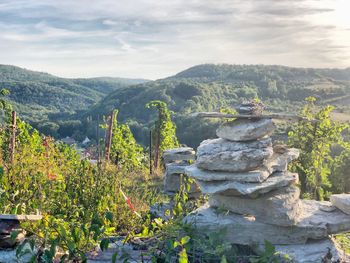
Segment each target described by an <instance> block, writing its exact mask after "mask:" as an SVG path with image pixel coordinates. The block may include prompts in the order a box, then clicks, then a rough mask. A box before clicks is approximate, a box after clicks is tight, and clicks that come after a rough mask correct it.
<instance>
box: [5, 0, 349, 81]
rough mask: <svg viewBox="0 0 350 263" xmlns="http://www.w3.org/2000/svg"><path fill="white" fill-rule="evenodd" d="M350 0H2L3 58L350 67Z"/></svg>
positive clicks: (73, 71) (75, 63) (58, 67)
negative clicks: (348, 12)
mask: <svg viewBox="0 0 350 263" xmlns="http://www.w3.org/2000/svg"><path fill="white" fill-rule="evenodd" d="M349 9H350V7H349V2H348V1H345V0H332V1H331V0H320V1H313V0H293V1H287V0H280V1H274V0H245V1H243V0H241V1H239V0H220V1H217V0H187V1H185V0H173V1H156V0H135V1H129V0H128V1H127V0H118V1H115V0H101V1H95V2H94V1H88V0H75V1H70V0H60V1H57V0H44V1H38V0H25V1H24V0H23V1H22V0H3V1H1V3H0V31H1V32H2V33H1V35H0V48H1V50H2V52H1V53H0V63H4V64H15V65H19V66H26V67H27V68H32V69H38V70H41V71H49V72H51V73H55V74H58V75H61V76H69V77H74V76H98V75H111V76H128V77H146V78H159V77H166V76H168V75H171V74H175V73H177V72H178V71H180V70H183V69H185V68H186V67H189V66H192V65H194V64H199V63H223V62H225V63H235V64H240V63H242V64H243V63H244V64H256V63H263V64H284V65H290V66H306V67H348V66H350V34H349V33H348V32H349V31H348V29H349V27H350V22H349V21H350V20H348V16H347V12H346V10H349Z"/></svg>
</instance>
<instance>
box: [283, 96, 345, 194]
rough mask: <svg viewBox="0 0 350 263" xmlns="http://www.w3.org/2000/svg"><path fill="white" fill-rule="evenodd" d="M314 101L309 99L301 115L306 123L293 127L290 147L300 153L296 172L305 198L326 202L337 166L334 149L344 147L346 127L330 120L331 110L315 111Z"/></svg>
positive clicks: (327, 108)
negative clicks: (335, 165)
mask: <svg viewBox="0 0 350 263" xmlns="http://www.w3.org/2000/svg"><path fill="white" fill-rule="evenodd" d="M315 100H316V99H315V98H313V97H309V98H307V99H306V101H307V104H306V105H305V106H304V107H303V109H302V110H301V113H300V115H301V116H302V117H306V118H307V120H305V121H304V120H303V121H300V122H299V123H298V124H297V125H296V126H295V127H293V128H292V130H291V131H290V132H289V134H288V137H289V145H290V146H292V147H295V148H298V149H300V150H301V154H300V157H299V159H298V161H296V162H295V163H294V165H293V170H295V171H296V172H298V174H299V177H300V183H301V190H302V192H303V194H304V197H309V198H313V199H317V200H323V199H324V197H326V196H327V192H326V191H327V190H329V189H330V187H331V183H330V180H329V176H330V171H331V170H330V168H331V167H332V166H333V165H334V162H335V159H334V158H333V157H332V155H331V146H332V145H334V144H342V143H343V140H342V135H341V133H342V131H343V130H344V129H346V127H347V125H344V124H340V123H338V122H335V121H332V120H331V118H330V112H331V111H332V110H333V107H332V106H325V107H323V108H322V109H320V110H319V111H316V108H315V104H314V103H315Z"/></svg>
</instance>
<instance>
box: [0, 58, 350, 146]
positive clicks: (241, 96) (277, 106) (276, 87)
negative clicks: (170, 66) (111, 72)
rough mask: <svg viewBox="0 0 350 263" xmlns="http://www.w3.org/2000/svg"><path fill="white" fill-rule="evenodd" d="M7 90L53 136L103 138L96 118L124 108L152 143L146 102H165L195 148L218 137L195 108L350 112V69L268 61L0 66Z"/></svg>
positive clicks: (123, 114) (124, 117) (139, 135)
mask: <svg viewBox="0 0 350 263" xmlns="http://www.w3.org/2000/svg"><path fill="white" fill-rule="evenodd" d="M0 88H7V89H9V90H10V91H11V95H10V97H9V98H10V101H11V103H13V104H14V106H15V108H16V110H18V111H19V113H20V116H22V117H24V119H26V120H28V121H29V122H30V123H32V124H34V126H35V127H37V128H39V129H40V130H41V131H42V132H44V133H46V134H51V135H55V136H58V137H65V136H67V135H68V136H71V135H73V136H77V137H79V138H84V136H86V135H88V136H89V137H91V138H94V137H95V136H96V123H95V122H94V121H93V120H94V119H95V120H96V119H97V117H99V118H100V119H101V118H102V116H104V115H106V114H109V113H110V112H111V111H112V110H113V109H118V110H119V114H118V119H119V120H120V121H122V122H128V123H129V124H130V127H131V129H132V131H133V132H134V135H135V137H136V139H137V140H138V141H139V142H142V143H144V144H145V145H146V144H147V143H148V139H147V138H148V129H149V126H150V125H151V124H152V121H153V119H154V117H155V116H154V111H151V110H149V109H146V108H145V104H146V103H147V102H149V101H151V100H162V101H164V102H166V103H167V104H168V106H169V108H170V109H171V110H172V111H173V112H174V120H175V122H176V124H177V131H178V136H179V138H180V142H182V143H185V144H188V145H192V146H195V145H197V144H198V143H199V142H200V141H201V140H203V139H205V138H209V137H211V136H213V134H215V133H214V127H215V125H213V123H212V121H205V122H204V121H203V120H193V119H191V118H190V117H189V116H190V113H193V112H198V111H218V110H220V108H222V107H234V106H236V105H238V104H239V103H240V102H242V101H244V100H249V99H252V98H255V97H259V98H260V99H262V100H263V102H264V103H266V104H267V106H268V109H269V110H271V111H275V112H296V111H297V110H298V109H300V107H301V105H302V104H303V103H304V99H305V98H306V97H308V96H315V97H317V98H318V103H321V104H322V103H332V104H334V105H337V107H338V109H340V110H341V111H343V112H345V114H347V112H350V108H349V105H348V104H349V101H350V68H347V69H313V68H292V67H286V66H276V65H272V66H266V65H228V64H218V65H215V64H203V65H197V66H193V67H191V68H189V69H186V70H184V71H181V72H179V73H178V74H176V75H174V76H170V77H168V78H164V79H159V80H155V81H147V80H143V79H123V78H121V79H120V78H110V77H101V78H91V79H82V78H81V79H66V78H59V77H55V76H53V75H50V74H47V73H41V72H35V71H29V70H25V69H21V68H18V67H14V66H5V65H0Z"/></svg>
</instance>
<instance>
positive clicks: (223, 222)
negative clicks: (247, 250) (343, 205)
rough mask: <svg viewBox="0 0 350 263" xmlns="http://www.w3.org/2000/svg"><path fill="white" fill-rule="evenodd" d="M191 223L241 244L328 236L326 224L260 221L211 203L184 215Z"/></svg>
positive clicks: (199, 230)
mask: <svg viewBox="0 0 350 263" xmlns="http://www.w3.org/2000/svg"><path fill="white" fill-rule="evenodd" d="M184 221H185V222H186V223H189V224H192V226H193V227H194V228H195V229H196V230H197V231H196V233H198V234H202V235H207V234H209V233H217V234H218V235H220V236H221V238H222V240H223V241H225V242H230V243H233V244H240V245H250V246H251V245H257V244H264V243H265V240H267V241H269V242H270V243H272V244H274V245H276V244H305V243H306V241H307V240H308V239H309V238H312V239H320V238H323V237H326V236H327V231H326V229H324V228H322V227H321V228H320V227H318V226H313V225H305V226H276V225H271V224H266V223H262V222H259V221H257V220H256V219H255V217H253V216H244V215H239V214H234V213H227V212H225V211H221V212H220V211H218V210H217V209H215V208H212V207H209V206H208V205H204V206H201V207H200V208H198V209H197V210H195V211H194V212H192V213H190V214H189V215H187V216H186V217H185V218H184Z"/></svg>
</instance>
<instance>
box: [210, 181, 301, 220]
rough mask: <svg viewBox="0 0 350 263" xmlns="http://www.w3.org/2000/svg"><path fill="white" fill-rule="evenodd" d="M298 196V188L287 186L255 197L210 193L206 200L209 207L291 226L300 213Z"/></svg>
mask: <svg viewBox="0 0 350 263" xmlns="http://www.w3.org/2000/svg"><path fill="white" fill-rule="evenodd" d="M299 196H300V190H299V188H298V187H297V186H289V187H284V188H281V189H279V190H276V191H272V192H269V193H268V194H266V195H262V196H260V197H259V198H257V199H250V198H242V197H234V196H224V195H211V196H209V200H208V202H209V205H210V206H211V207H217V208H219V209H226V210H229V211H231V212H233V213H236V214H242V215H252V216H254V217H255V218H256V220H258V221H259V222H264V223H266V224H272V225H280V226H291V225H295V224H296V223H297V221H298V218H299V216H300V214H301V204H300V200H299Z"/></svg>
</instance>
